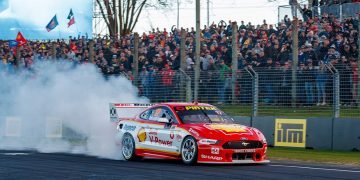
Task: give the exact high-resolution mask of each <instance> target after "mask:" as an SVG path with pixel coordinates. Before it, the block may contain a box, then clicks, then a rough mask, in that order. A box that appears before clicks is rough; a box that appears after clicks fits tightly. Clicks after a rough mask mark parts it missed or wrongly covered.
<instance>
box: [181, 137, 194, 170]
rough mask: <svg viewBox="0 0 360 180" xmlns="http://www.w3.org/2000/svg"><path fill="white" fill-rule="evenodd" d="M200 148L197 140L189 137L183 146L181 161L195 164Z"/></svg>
mask: <svg viewBox="0 0 360 180" xmlns="http://www.w3.org/2000/svg"><path fill="white" fill-rule="evenodd" d="M197 155H198V147H197V143H196V140H195V138H193V137H191V136H188V137H186V138H185V139H184V141H183V142H182V144H181V159H182V160H183V162H184V163H185V164H194V163H196V161H197Z"/></svg>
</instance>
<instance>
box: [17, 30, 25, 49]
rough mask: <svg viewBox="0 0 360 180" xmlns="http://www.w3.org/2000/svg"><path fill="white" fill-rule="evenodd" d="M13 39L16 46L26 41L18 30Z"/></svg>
mask: <svg viewBox="0 0 360 180" xmlns="http://www.w3.org/2000/svg"><path fill="white" fill-rule="evenodd" d="M15 40H16V42H17V45H18V46H23V45H24V44H26V43H27V40H26V39H25V38H24V36H23V35H22V34H21V32H20V31H19V32H18V34H17V36H16V39H15Z"/></svg>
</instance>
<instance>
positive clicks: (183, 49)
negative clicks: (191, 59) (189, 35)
mask: <svg viewBox="0 0 360 180" xmlns="http://www.w3.org/2000/svg"><path fill="white" fill-rule="evenodd" d="M185 38H186V32H185V30H184V29H182V28H181V32H180V54H179V55H180V57H179V58H180V72H181V73H182V74H185V77H184V76H180V96H181V97H187V93H186V92H187V91H186V89H184V87H186V84H187V79H186V73H185V72H184V71H185V70H186V47H185ZM190 85H191V84H190ZM186 101H187V99H186Z"/></svg>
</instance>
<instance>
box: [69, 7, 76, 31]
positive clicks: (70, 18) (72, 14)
mask: <svg viewBox="0 0 360 180" xmlns="http://www.w3.org/2000/svg"><path fill="white" fill-rule="evenodd" d="M67 19H68V20H69V22H68V27H70V26H71V25H73V24H75V17H74V13H73V11H72V9H70V12H69V15H68V17H67Z"/></svg>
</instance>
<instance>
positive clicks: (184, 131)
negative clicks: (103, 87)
mask: <svg viewBox="0 0 360 180" xmlns="http://www.w3.org/2000/svg"><path fill="white" fill-rule="evenodd" d="M131 109H137V110H135V111H139V114H138V115H136V116H135V117H132V118H126V117H125V116H124V115H121V114H129V113H131V111H132V110H131ZM132 112H134V111H132ZM110 119H111V121H113V122H116V123H117V129H118V132H119V133H120V135H121V137H122V138H121V151H122V154H123V156H124V158H125V159H126V160H134V159H136V158H139V157H147V158H163V159H182V161H183V162H184V163H186V164H193V163H196V162H197V163H268V162H269V160H267V157H266V149H267V142H266V139H265V137H264V135H263V134H262V133H261V132H260V131H259V130H258V129H255V128H252V127H247V126H243V125H240V124H235V123H234V121H233V119H232V118H231V117H229V116H227V115H226V114H225V113H224V112H222V111H221V110H219V109H217V108H216V107H214V106H212V105H209V104H203V103H160V104H120V103H118V104H116V103H111V104H110Z"/></svg>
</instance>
